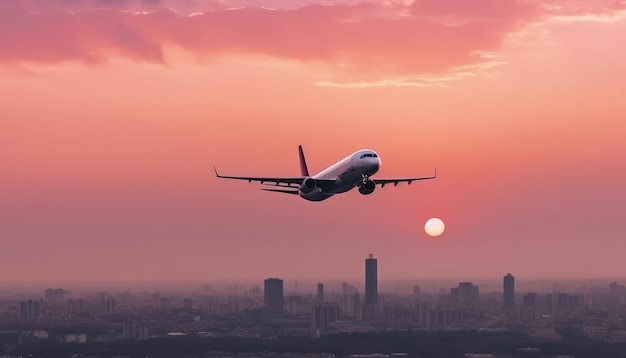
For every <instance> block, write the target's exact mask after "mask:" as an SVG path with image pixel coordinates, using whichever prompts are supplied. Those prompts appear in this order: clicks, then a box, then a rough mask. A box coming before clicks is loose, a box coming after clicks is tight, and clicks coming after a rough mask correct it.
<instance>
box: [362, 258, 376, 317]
mask: <svg viewBox="0 0 626 358" xmlns="http://www.w3.org/2000/svg"><path fill="white" fill-rule="evenodd" d="M377 303H378V260H376V259H375V258H374V255H373V254H370V255H369V258H367V259H365V304H366V305H375V304H377Z"/></svg>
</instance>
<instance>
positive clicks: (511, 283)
mask: <svg viewBox="0 0 626 358" xmlns="http://www.w3.org/2000/svg"><path fill="white" fill-rule="evenodd" d="M502 281H503V284H504V309H505V310H511V309H513V307H514V306H515V277H513V275H511V274H510V273H508V274H507V275H506V276H504V278H503V279H502Z"/></svg>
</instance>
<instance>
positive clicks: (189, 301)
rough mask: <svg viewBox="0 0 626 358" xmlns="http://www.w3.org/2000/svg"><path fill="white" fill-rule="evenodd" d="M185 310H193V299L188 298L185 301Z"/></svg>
mask: <svg viewBox="0 0 626 358" xmlns="http://www.w3.org/2000/svg"><path fill="white" fill-rule="evenodd" d="M183 308H184V309H186V310H190V309H192V308H193V300H192V299H191V298H188V297H186V298H185V299H183Z"/></svg>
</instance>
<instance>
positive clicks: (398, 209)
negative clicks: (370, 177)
mask: <svg viewBox="0 0 626 358" xmlns="http://www.w3.org/2000/svg"><path fill="white" fill-rule="evenodd" d="M625 33H626V2H625V1H612V0H609V1H599V0H598V1H574V0H549V1H541V2H539V1H517V0H474V1H471V2H469V1H466V0H415V1H399V0H398V1H393V0H392V1H369V2H366V1H359V0H355V1H347V0H341V1H332V0H329V1H324V2H321V1H317V0H310V1H302V0H294V1H292V0H290V1H286V0H285V1H281V0H252V1H243V0H223V1H219V0H216V1H213V0H187V1H173V0H169V1H168V0H85V1H72V0H46V1H43V0H5V1H0V108H2V110H1V112H0V272H2V276H0V281H3V282H28V281H49V282H57V281H58V282H60V281H72V280H76V281H99V280H204V281H206V282H213V281H218V280H240V279H241V280H244V279H245V280H258V281H259V282H262V280H263V279H264V278H267V277H280V278H283V279H285V280H290V281H292V280H296V279H302V280H304V279H306V280H324V279H331V278H332V279H344V278H345V279H346V280H353V281H352V282H353V283H354V284H356V285H357V286H358V285H360V284H362V283H363V282H361V281H363V279H364V269H365V264H364V259H365V258H366V257H367V256H368V254H370V253H372V254H374V257H375V258H378V267H379V273H378V275H379V279H380V280H386V279H387V280H391V279H408V280H415V282H419V280H420V279H427V278H452V279H458V280H459V281H468V280H469V281H471V280H472V279H476V278H492V279H493V278H495V279H500V278H501V277H502V276H504V275H505V274H506V273H508V272H511V273H512V274H514V275H515V276H516V278H517V279H518V280H523V279H524V278H528V279H530V278H542V277H565V278H591V277H601V278H607V279H618V278H622V277H624V264H623V257H624V254H623V253H624V252H625V251H626V241H625V239H626V229H625V228H624V223H626V217H625V215H626V190H625V189H624V183H625V182H626V165H625V164H626V146H624V138H625V137H626V121H624V119H625V118H626V101H625V100H624V93H626V71H624V69H623V64H624V63H626V46H624V41H623V38H624V34H625ZM299 144H302V145H303V147H304V151H305V154H306V156H307V161H308V166H309V169H310V170H311V171H312V172H318V171H321V170H322V169H323V168H325V167H327V166H328V165H330V164H332V163H334V162H335V161H337V160H339V159H341V158H343V157H345V156H346V155H348V154H350V153H352V152H354V151H356V150H358V149H362V148H369V149H374V150H376V151H377V152H378V153H379V155H380V156H381V159H382V166H381V169H380V171H379V173H378V174H377V175H378V176H379V177H396V176H414V175H415V176H421V175H430V174H432V173H433V170H434V168H435V167H436V168H437V173H438V177H437V179H436V180H430V181H423V182H414V183H412V184H411V185H410V186H409V185H407V184H406V183H405V184H400V185H398V186H397V187H395V188H394V187H393V186H386V187H385V188H382V189H381V188H380V187H378V188H377V189H376V191H375V192H374V193H373V194H372V195H369V196H364V195H360V194H359V193H358V192H357V191H350V192H348V193H346V194H342V195H337V196H334V197H332V198H330V199H328V200H326V201H323V202H309V201H306V200H303V199H300V198H298V197H296V196H292V195H283V194H279V193H270V192H265V191H261V190H260V188H261V186H260V185H259V184H255V183H252V184H248V183H247V182H241V181H229V180H222V179H218V178H215V176H214V172H213V166H216V167H217V168H218V169H219V170H220V172H221V173H222V174H228V175H258V176H294V175H298V173H299V168H298V158H297V146H298V145H299ZM374 179H375V177H374ZM431 217H440V218H441V219H442V220H443V221H444V222H445V223H446V231H445V233H444V234H443V235H441V236H439V237H437V238H433V237H429V236H427V235H426V234H425V233H424V229H423V228H424V223H425V221H426V220H427V219H428V218H431Z"/></svg>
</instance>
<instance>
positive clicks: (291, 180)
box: [213, 167, 306, 187]
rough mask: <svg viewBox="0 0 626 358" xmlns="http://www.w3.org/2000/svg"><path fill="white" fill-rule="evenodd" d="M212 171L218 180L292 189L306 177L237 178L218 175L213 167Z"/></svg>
mask: <svg viewBox="0 0 626 358" xmlns="http://www.w3.org/2000/svg"><path fill="white" fill-rule="evenodd" d="M213 169H214V170H215V176H217V177H218V178H224V179H237V180H247V181H248V183H251V182H253V181H258V182H261V184H265V183H274V184H275V185H278V186H287V187H293V186H292V185H296V186H299V185H300V184H302V182H303V181H304V179H306V177H274V178H270V177H237V176H230V175H220V174H219V173H218V172H217V169H216V168H215V167H213Z"/></svg>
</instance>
